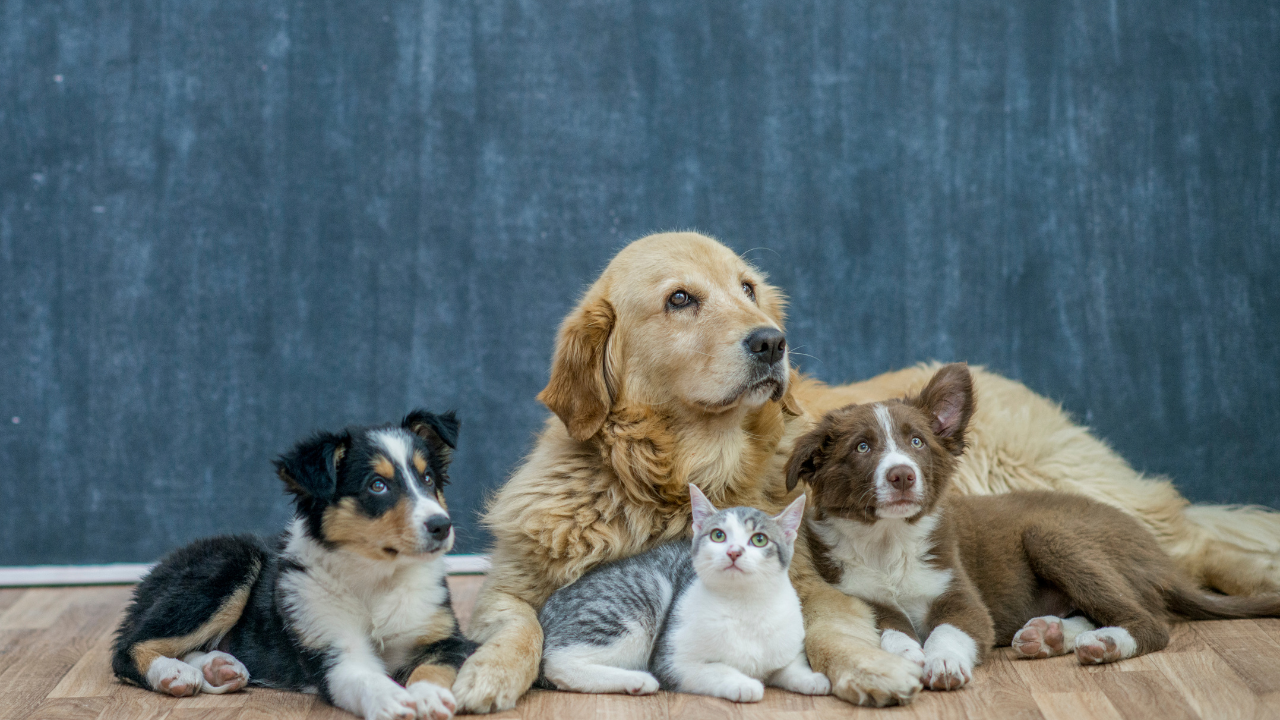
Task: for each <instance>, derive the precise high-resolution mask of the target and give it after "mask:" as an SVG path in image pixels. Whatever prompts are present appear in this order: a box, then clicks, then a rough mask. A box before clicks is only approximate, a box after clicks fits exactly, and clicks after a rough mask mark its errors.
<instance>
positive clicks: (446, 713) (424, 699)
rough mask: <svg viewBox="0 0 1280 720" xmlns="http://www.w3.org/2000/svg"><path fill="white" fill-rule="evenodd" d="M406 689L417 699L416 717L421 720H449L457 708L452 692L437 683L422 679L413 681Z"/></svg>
mask: <svg viewBox="0 0 1280 720" xmlns="http://www.w3.org/2000/svg"><path fill="white" fill-rule="evenodd" d="M407 690H408V691H409V694H410V695H412V696H413V698H414V699H415V700H417V701H418V717H419V718H423V720H449V718H451V717H453V711H454V710H457V709H458V702H457V701H456V700H454V698H453V693H451V692H449V691H448V690H446V689H444V688H442V687H440V686H439V685H433V684H432V683H429V682H426V681H422V682H416V683H413V684H412V685H410V686H409V687H408V688H407Z"/></svg>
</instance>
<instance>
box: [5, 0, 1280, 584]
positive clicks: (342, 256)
mask: <svg viewBox="0 0 1280 720" xmlns="http://www.w3.org/2000/svg"><path fill="white" fill-rule="evenodd" d="M0 8H2V9H0V564H23V563H44V562H51V563H63V562H102V561H142V560H150V559H153V558H155V557H156V556H157V555H159V554H160V553H161V552H163V551H165V550H167V549H169V548H172V547H174V546H175V545H176V544H178V543H180V542H183V541H185V540H188V539H190V538H192V537H195V536H198V535H203V534H209V533H214V532H220V531H232V530H262V531H270V530H273V529H274V528H275V527H277V526H278V525H279V524H281V523H282V522H283V521H284V519H285V518H286V517H287V509H286V504H285V499H284V497H283V495H282V493H281V490H280V487H279V484H278V481H277V480H276V479H275V478H274V476H273V475H272V473H271V471H270V468H269V465H268V460H269V459H270V458H271V457H272V456H273V455H274V454H276V453H278V452H280V451H281V450H283V449H285V448H286V447H287V446H288V445H289V444H290V443H291V442H292V441H294V440H295V439H296V438H298V437H299V436H300V435H301V434H303V433H306V432H309V431H311V430H313V429H317V428H326V427H336V426H341V425H343V424H346V423H349V422H371V421H382V420H387V419H391V418H394V417H398V416H399V415H400V414H402V413H404V412H405V411H406V410H408V409H409V408H410V407H411V406H414V405H418V404H425V405H426V406H428V407H430V408H434V409H442V408H447V407H456V408H458V410H459V412H460V415H461V417H462V418H463V419H464V427H463V433H462V439H461V442H462V447H461V450H460V452H459V453H458V455H457V463H456V466H455V467H456V470H455V473H454V475H455V478H456V485H455V486H454V487H453V489H452V491H451V497H452V500H453V506H454V507H455V508H456V509H458V510H459V511H460V512H459V513H458V514H459V515H463V516H464V522H463V524H464V526H465V527H464V529H465V530H466V532H465V533H464V536H463V543H462V546H461V548H460V549H461V550H463V551H479V550H482V549H483V544H484V542H485V536H484V535H483V533H481V532H480V531H479V530H478V528H477V527H476V524H475V521H474V512H475V511H476V509H477V508H479V506H480V503H481V501H482V497H483V495H484V493H485V492H486V491H488V490H491V489H493V488H495V487H496V486H497V485H498V484H499V483H501V482H502V480H503V479H504V477H505V476H506V475H507V473H508V472H509V471H510V470H511V468H512V467H513V466H514V465H515V463H516V462H517V461H518V459H519V458H520V456H521V455H522V453H523V452H525V451H526V450H527V448H528V447H529V444H530V440H531V437H532V433H533V432H534V430H535V429H536V428H537V427H538V425H539V423H540V422H541V420H542V418H543V417H544V416H545V410H544V409H543V408H542V407H541V406H540V405H538V404H537V402H536V401H535V400H534V395H535V394H536V393H537V391H538V390H539V389H540V388H541V387H542V385H543V383H544V382H545V379H546V369H547V364H548V360H549V358H550V352H551V344H552V339H553V336H554V330H555V327H556V325H557V323H558V321H559V319H560V318H561V316H562V315H563V314H564V313H565V312H566V311H567V310H568V309H569V308H570V306H571V305H572V303H573V301H574V299H575V297H576V296H577V294H578V293H579V292H580V291H581V289H582V288H583V287H584V285H585V284H587V283H589V282H590V281H591V280H592V279H593V278H594V276H595V275H596V273H597V272H598V271H599V270H600V269H601V268H602V267H603V265H604V264H605V262H607V260H608V258H609V257H610V256H611V255H612V254H613V253H614V252H615V251H616V249H617V248H618V247H620V246H621V245H622V244H623V243H624V242H625V241H627V240H629V239H632V238H635V237H638V236H640V235H643V234H645V233H647V232H650V231H653V230H659V229H671V228H697V229H700V230H703V231H706V232H709V233H711V234H714V235H716V236H719V237H720V238H722V239H724V240H725V241H726V242H728V243H729V244H730V245H732V246H733V247H735V248H737V249H739V250H741V251H744V252H747V254H748V256H749V257H750V258H752V259H753V260H755V261H756V262H757V263H758V264H759V265H761V266H762V267H763V268H764V269H766V270H767V271H769V272H770V273H772V276H773V278H774V280H775V281H776V282H777V283H778V284H780V285H781V286H783V287H784V288H786V289H787V290H788V291H789V292H790V293H791V296H792V298H793V305H792V320H791V323H790V328H789V338H790V340H791V343H792V345H793V346H796V347H798V349H799V350H800V352H803V353H807V354H808V356H807V357H801V358H799V359H800V360H801V361H802V365H803V367H804V369H805V370H807V371H809V372H813V373H815V374H817V375H818V376H820V377H822V378H824V379H826V380H830V381H841V380H852V379H859V378H864V377H867V376H870V375H872V374H874V373H877V372H880V371H883V370H888V369H892V368H896V367H899V366H902V365H905V364H909V363H913V362H916V361H919V360H925V359H930V358H937V359H942V360H952V359H964V360H968V361H970V362H973V363H983V364H986V365H989V366H991V367H992V368H994V369H996V370H998V371H1001V372H1004V373H1007V374H1009V375H1011V376H1013V377H1016V378H1019V379H1021V380H1023V381H1025V382H1026V383H1028V384H1029V385H1030V386H1031V387H1033V388H1035V389H1036V390H1038V391H1040V392H1043V393H1045V394H1047V395H1049V396H1050V397H1053V398H1055V399H1058V400H1060V401H1062V402H1063V403H1064V404H1065V406H1066V407H1067V408H1068V409H1069V410H1070V411H1071V412H1072V413H1074V414H1075V415H1076V416H1077V417H1078V418H1080V419H1081V420H1082V421H1083V422H1086V423H1088V424H1090V425H1092V426H1093V427H1094V428H1095V429H1096V430H1097V432H1099V433H1100V434H1101V435H1102V436H1103V437H1105V438H1107V439H1108V440H1109V441H1111V442H1112V443H1113V444H1114V445H1115V447H1116V448H1117V449H1119V450H1120V451H1121V452H1122V453H1124V454H1125V455H1126V456H1127V457H1128V458H1130V459H1131V460H1132V461H1133V462H1134V463H1135V464H1136V465H1137V466H1138V467H1140V468H1142V469H1144V470H1147V471H1151V472H1160V473H1169V474H1171V475H1172V476H1173V477H1174V478H1175V479H1176V480H1177V482H1178V484H1179V486H1180V487H1181V488H1182V489H1183V490H1184V491H1185V492H1186V493H1187V494H1188V495H1189V496H1191V497H1192V498H1194V499H1196V500H1205V501H1221V502H1262V503H1269V504H1272V505H1280V485H1278V484H1277V479H1278V478H1277V472H1276V471H1275V468H1276V467H1278V466H1280V443H1277V441H1276V438H1277V437H1278V436H1280V278H1278V277H1277V275H1278V274H1280V239H1278V238H1280V10H1278V9H1277V7H1276V5H1275V4H1274V3H1269V2H1258V0H1225V1H1218V2H1192V1H1190V0H1186V1H1173V2H1159V3H1155V4H1154V5H1153V4H1152V3H1143V2H1135V1H1133V0H1112V1H1111V2H1106V1H1103V0H1097V1H1093V0H1064V1H1063V2H1052V3H1050V2H1044V3H1039V2H1025V1H1024V0H968V1H966V2H961V3H956V2H941V1H936V0H921V1H919V2H866V1H864V0H852V1H848V0H840V1H830V2H801V1H797V0H778V1H776V2H739V3H705V4H704V3H698V2H689V1H688V0H652V1H648V2H634V3H628V2H597V3H591V2H575V3H566V2H559V1H553V2H541V3H538V2H526V3H511V2H462V1H459V2H439V3H435V2H409V1H407V0H383V1H381V2H378V1H365V2H341V1H339V0H328V1H327V2H326V1H321V0H306V1H305V2H304V1H300V0H298V1H290V2H283V1H281V0H253V1H252V2H248V1H244V2H231V1H226V2H194V1H193V0H169V1H167V2H161V1H157V0H152V1H141V0H138V1H133V2H126V1H124V0H112V1H111V2H105V1H104V2H70V1H61V0H25V1H24V0H0ZM12 418H17V420H13V419H12Z"/></svg>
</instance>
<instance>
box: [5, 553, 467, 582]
mask: <svg viewBox="0 0 1280 720" xmlns="http://www.w3.org/2000/svg"><path fill="white" fill-rule="evenodd" d="M444 563H445V567H447V568H449V574H450V575H479V574H483V573H485V572H487V571H488V570H489V556H488V555H445V556H444ZM149 570H151V565H149V564H146V563H113V564H111V565H29V566H25V567H0V587H26V586H30V585H124V584H129V583H136V582H138V581H139V580H141V579H142V576H143V575H146V574H147V572H148V571H149Z"/></svg>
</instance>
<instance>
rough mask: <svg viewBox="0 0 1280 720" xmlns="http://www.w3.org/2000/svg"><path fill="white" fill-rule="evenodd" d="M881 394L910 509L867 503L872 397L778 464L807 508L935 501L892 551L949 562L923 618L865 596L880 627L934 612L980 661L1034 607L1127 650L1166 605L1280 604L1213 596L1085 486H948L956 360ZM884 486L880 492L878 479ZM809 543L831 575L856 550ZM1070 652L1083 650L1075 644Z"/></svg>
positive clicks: (957, 424) (957, 431) (1151, 638)
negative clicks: (957, 489)
mask: <svg viewBox="0 0 1280 720" xmlns="http://www.w3.org/2000/svg"><path fill="white" fill-rule="evenodd" d="M882 405H883V407H884V408H885V409H886V410H887V411H888V412H889V414H890V417H891V418H892V420H893V426H892V427H893V428H894V430H895V431H896V432H897V433H898V437H897V438H896V444H897V446H898V448H899V450H900V451H902V452H905V453H906V454H908V455H909V456H911V457H912V459H914V460H915V461H916V462H917V463H918V464H919V467H920V471H921V472H920V477H919V478H918V485H919V488H918V492H917V494H916V496H915V497H917V498H919V510H918V512H917V513H916V514H915V515H913V516H910V517H908V518H906V519H905V520H901V519H899V520H892V519H882V518H879V517H878V514H879V513H880V512H881V511H882V508H883V507H884V505H883V504H882V503H883V501H884V499H885V497H886V496H884V495H882V494H881V493H877V492H876V478H875V473H876V466H877V464H878V463H879V462H880V460H881V457H882V454H883V450H882V449H883V448H884V447H885V442H884V440H883V439H882V438H880V437H879V435H880V434H882V432H883V428H882V427H881V423H880V421H879V419H878V418H877V417H876V410H875V406H874V405H851V406H848V407H845V408H841V409H839V410H834V411H832V412H830V413H828V414H827V415H826V416H825V417H824V418H823V419H822V421H821V422H819V424H818V426H817V427H816V428H815V429H814V430H813V431H812V432H810V433H809V434H808V435H806V436H804V437H802V438H800V439H799V440H798V441H797V442H796V452H795V454H794V455H793V457H792V459H791V461H790V462H789V464H788V473H787V482H788V484H789V485H792V484H794V483H796V482H797V481H798V480H801V479H803V480H805V481H807V482H808V484H809V486H810V496H811V499H812V517H813V519H814V520H815V521H817V522H819V523H822V522H823V521H825V520H828V519H829V518H832V517H837V518H844V519H847V520H852V521H855V522H857V523H862V524H864V525H872V524H874V523H877V522H886V523H893V522H906V523H908V524H911V523H915V522H918V521H921V520H922V519H923V518H926V517H928V516H930V515H931V514H934V513H936V514H937V515H938V517H939V521H938V523H937V525H936V527H935V528H934V530H933V531H932V532H931V533H930V534H929V536H928V538H927V541H926V542H925V543H922V544H921V546H920V547H919V548H918V549H916V548H904V549H903V550H901V551H898V552H912V553H914V554H916V555H917V556H919V557H920V558H922V559H923V561H924V564H926V565H928V566H931V567H934V568H937V569H944V570H949V571H951V572H952V573H953V575H952V580H951V582H950V583H949V585H948V586H947V587H946V589H945V590H944V591H942V592H941V594H939V595H938V596H937V597H936V598H935V599H933V601H932V603H931V605H930V607H929V610H928V615H927V619H926V621H925V627H924V628H920V627H919V626H913V625H912V622H911V621H910V620H909V619H908V618H907V616H906V615H904V614H903V612H902V610H900V609H898V607H897V606H896V605H893V606H888V605H881V604H877V603H875V602H873V603H872V605H873V607H875V609H876V613H877V621H878V623H879V625H880V627H881V628H882V629H894V630H898V631H899V632H902V633H905V634H906V635H908V636H910V637H913V638H917V639H919V640H921V641H923V639H924V638H926V637H927V636H928V635H929V633H930V632H932V630H933V628H936V627H937V626H938V625H941V624H943V623H947V624H950V625H953V626H955V627H957V628H959V629H961V630H963V631H965V632H966V633H967V634H968V635H969V636H970V637H971V638H973V639H974V640H975V642H976V643H977V645H978V648H979V656H978V660H979V661H981V657H982V652H983V651H985V649H986V648H988V647H990V646H991V645H992V644H993V642H994V643H995V644H999V645H1008V644H1009V643H1010V642H1011V641H1012V640H1013V639H1014V635H1015V633H1017V632H1018V631H1019V630H1020V629H1021V628H1022V627H1023V626H1024V625H1025V624H1026V623H1027V622H1028V621H1030V620H1031V619H1032V618H1036V617H1040V616H1046V615H1052V616H1058V617H1065V616H1067V615H1068V614H1070V613H1071V612H1073V611H1080V612H1081V613H1083V614H1084V615H1086V616H1087V617H1088V618H1089V619H1090V620H1092V621H1093V622H1094V623H1096V624H1097V625H1098V626H1100V627H1107V626H1110V627H1115V626H1118V627H1122V628H1124V629H1125V630H1127V631H1128V632H1129V634H1130V635H1131V636H1132V637H1133V638H1134V640H1135V641H1136V644H1137V651H1136V654H1143V653H1148V652H1152V651H1155V650H1159V649H1162V648H1163V647H1164V646H1165V645H1166V644H1167V643H1168V640H1169V633H1168V623H1169V622H1170V621H1171V620H1173V619H1174V618H1203V617H1259V616H1267V615H1274V614H1276V613H1277V612H1280V596H1263V597H1258V598H1252V599H1248V600H1246V599H1245V598H1231V599H1227V600H1226V601H1225V602H1224V600H1222V599H1219V598H1218V597H1215V596H1213V595H1211V594H1209V593H1206V592H1204V591H1202V590H1200V589H1199V588H1197V587H1196V586H1195V583H1194V581H1193V580H1192V579H1191V578H1189V577H1187V576H1186V575H1185V573H1183V572H1182V571H1181V570H1180V569H1179V568H1178V567H1177V566H1176V565H1175V564H1174V562H1173V561H1172V560H1171V559H1170V558H1169V556H1168V555H1167V554H1166V553H1165V552H1164V551H1163V550H1161V549H1160V547H1159V545H1158V544H1157V543H1156V541H1155V538H1154V537H1153V536H1152V535H1151V534H1150V533H1149V532H1147V531H1146V530H1145V529H1144V528H1143V527H1142V526H1141V525H1140V524H1139V523H1138V522H1137V521H1135V520H1134V519H1133V518H1131V517H1129V516H1127V515H1125V514H1124V513H1123V512H1120V511H1119V510H1117V509H1115V508H1112V507H1109V506H1107V505H1103V504H1101V503H1098V502H1096V501H1093V500H1090V499H1088V498H1085V497H1082V496H1079V495H1070V494H1067V493H1056V492H1013V493H1007V494H1002V495H996V496H988V497H972V496H970V497H966V496H960V495H956V494H953V493H951V482H952V478H953V477H954V475H955V472H956V469H957V465H958V463H957V456H958V455H959V454H960V453H962V452H963V449H964V445H965V428H966V425H967V423H968V420H969V417H970V416H971V415H972V414H973V410H974V399H973V390H972V384H971V383H970V382H969V373H968V371H967V369H966V368H964V366H963V365H948V366H945V367H943V368H942V369H941V370H939V371H938V373H937V374H936V375H935V376H934V378H933V379H932V380H930V382H929V384H928V385H927V386H926V387H925V389H924V390H923V391H922V392H921V394H920V396H918V397H915V398H909V399H907V400H905V401H891V402H889V403H883V404H882ZM948 418H950V419H948ZM937 433H941V435H940V436H939V435H938V434H937ZM912 437H919V438H921V439H922V440H923V441H924V442H923V445H924V447H922V448H919V449H916V448H913V447H912V446H911V444H910V439H911V438H912ZM864 443H867V444H864ZM867 447H869V448H870V449H869V450H866V451H862V448H867ZM887 497H888V499H890V500H892V499H893V498H894V496H893V494H892V491H890V494H889V495H888V496H887ZM817 545H818V553H819V555H820V557H821V558H822V559H821V560H820V561H819V563H818V564H819V566H820V567H823V568H825V569H826V573H825V576H826V577H828V578H829V579H830V580H831V581H832V582H835V583H838V582H839V581H840V579H841V574H842V571H843V570H845V569H848V568H852V567H856V566H859V565H861V564H862V563H863V562H864V561H865V558H843V557H836V553H835V552H834V551H833V550H832V549H831V548H828V547H826V546H825V545H823V544H822V543H821V542H818V543H817ZM889 555H890V556H894V555H895V553H894V552H890V553H889ZM917 631H921V632H917ZM1108 659H1116V658H1108ZM1082 661H1089V662H1095V661H1097V659H1095V658H1093V657H1087V658H1086V657H1084V656H1083V655H1082Z"/></svg>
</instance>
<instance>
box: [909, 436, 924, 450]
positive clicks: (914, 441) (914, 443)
mask: <svg viewBox="0 0 1280 720" xmlns="http://www.w3.org/2000/svg"><path fill="white" fill-rule="evenodd" d="M911 447H913V448H915V449H917V450H919V449H920V448H922V447H924V441H923V440H921V439H920V438H918V437H913V438H911Z"/></svg>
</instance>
